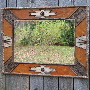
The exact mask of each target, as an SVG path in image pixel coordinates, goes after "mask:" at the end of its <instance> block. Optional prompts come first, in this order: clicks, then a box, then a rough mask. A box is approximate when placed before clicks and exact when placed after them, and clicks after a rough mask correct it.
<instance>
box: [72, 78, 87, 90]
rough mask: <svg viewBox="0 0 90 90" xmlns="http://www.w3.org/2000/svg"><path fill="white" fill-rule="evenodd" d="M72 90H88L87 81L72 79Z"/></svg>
mask: <svg viewBox="0 0 90 90" xmlns="http://www.w3.org/2000/svg"><path fill="white" fill-rule="evenodd" d="M74 90H89V80H88V79H74Z"/></svg>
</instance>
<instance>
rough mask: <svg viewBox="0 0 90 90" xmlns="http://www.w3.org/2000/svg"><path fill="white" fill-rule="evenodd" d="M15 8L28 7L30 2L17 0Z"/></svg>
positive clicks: (28, 0)
mask: <svg viewBox="0 0 90 90" xmlns="http://www.w3.org/2000/svg"><path fill="white" fill-rule="evenodd" d="M17 7H30V0H17Z"/></svg>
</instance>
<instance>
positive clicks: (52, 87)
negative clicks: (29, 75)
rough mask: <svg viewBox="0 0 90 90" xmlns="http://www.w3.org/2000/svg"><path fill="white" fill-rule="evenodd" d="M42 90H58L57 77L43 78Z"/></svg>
mask: <svg viewBox="0 0 90 90" xmlns="http://www.w3.org/2000/svg"><path fill="white" fill-rule="evenodd" d="M44 90H58V77H44Z"/></svg>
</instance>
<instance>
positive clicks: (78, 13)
mask: <svg viewBox="0 0 90 90" xmlns="http://www.w3.org/2000/svg"><path fill="white" fill-rule="evenodd" d="M2 13H3V14H2V24H3V25H2V28H3V30H2V38H3V41H2V42H3V59H4V72H3V73H4V74H26V75H44V76H62V77H81V78H88V53H89V49H88V48H89V47H88V44H89V38H88V37H89V34H88V33H89V29H88V6H69V7H40V8H4V9H2ZM30 19H32V20H33V19H44V20H45V19H75V28H76V45H75V48H76V50H75V51H76V57H75V65H61V64H60V65H59V64H58V65H56V64H54V65H53V64H34V63H19V62H18V63H17V62H14V61H13V44H14V42H13V37H14V35H13V26H14V20H30Z"/></svg>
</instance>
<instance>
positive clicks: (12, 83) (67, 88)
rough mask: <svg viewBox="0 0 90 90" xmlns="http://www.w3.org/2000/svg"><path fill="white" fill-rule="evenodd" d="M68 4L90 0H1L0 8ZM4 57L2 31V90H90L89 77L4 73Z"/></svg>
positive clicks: (0, 88) (87, 2) (83, 2)
mask: <svg viewBox="0 0 90 90" xmlns="http://www.w3.org/2000/svg"><path fill="white" fill-rule="evenodd" d="M66 5H90V0H0V8H4V7H37V6H66ZM0 19H1V10H0ZM0 31H1V22H0ZM2 58H3V57H2V43H1V32H0V90H89V79H79V78H78V79H77V78H62V77H42V76H25V75H2V74H1V72H2V69H3V68H2V67H3V65H2V62H3V59H2Z"/></svg>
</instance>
